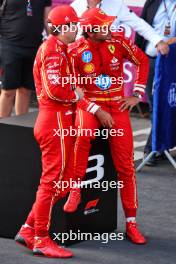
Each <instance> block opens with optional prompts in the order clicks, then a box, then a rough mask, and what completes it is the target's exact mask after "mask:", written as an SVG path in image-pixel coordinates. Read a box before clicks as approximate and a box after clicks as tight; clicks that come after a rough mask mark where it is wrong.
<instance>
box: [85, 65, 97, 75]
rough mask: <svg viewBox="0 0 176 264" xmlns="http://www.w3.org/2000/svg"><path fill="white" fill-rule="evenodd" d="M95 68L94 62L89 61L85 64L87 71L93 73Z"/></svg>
mask: <svg viewBox="0 0 176 264" xmlns="http://www.w3.org/2000/svg"><path fill="white" fill-rule="evenodd" d="M94 69H95V66H94V65H93V63H87V64H86V65H85V66H84V71H85V72H86V73H92V72H93V71H94Z"/></svg>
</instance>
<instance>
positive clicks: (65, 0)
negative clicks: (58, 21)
mask: <svg viewBox="0 0 176 264" xmlns="http://www.w3.org/2000/svg"><path fill="white" fill-rule="evenodd" d="M72 2H73V0H52V7H55V6H57V5H63V4H64V5H69V4H71V3H72Z"/></svg>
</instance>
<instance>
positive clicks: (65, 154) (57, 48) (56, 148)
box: [26, 35, 78, 236]
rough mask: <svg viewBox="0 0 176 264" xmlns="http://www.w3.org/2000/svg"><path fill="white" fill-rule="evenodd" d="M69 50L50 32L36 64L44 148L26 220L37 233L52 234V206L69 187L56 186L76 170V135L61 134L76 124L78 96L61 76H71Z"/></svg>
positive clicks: (39, 134) (37, 128)
mask: <svg viewBox="0 0 176 264" xmlns="http://www.w3.org/2000/svg"><path fill="white" fill-rule="evenodd" d="M66 51H67V46H66V45H65V44H63V43H62V42H61V41H59V40H58V38H57V37H55V36H52V35H50V36H49V38H48V40H46V41H45V42H44V43H43V44H42V45H41V47H40V48H39V50H38V53H37V56H36V60H35V64H34V79H35V85H36V92H37V98H38V103H39V114H38V117H37V121H36V123H35V127H34V135H35V138H36V140H37V142H38V144H39V146H40V149H41V152H42V176H41V180H40V185H39V188H38V191H37V195H36V201H35V203H34V205H33V208H32V211H31V212H30V214H29V216H28V219H27V221H26V223H27V224H28V225H30V226H34V228H35V235H36V236H47V235H48V230H49V226H50V216H51V210H52V206H53V204H54V203H55V202H56V201H57V200H58V199H60V197H63V196H64V195H65V194H66V192H67V191H68V190H61V189H59V188H56V182H57V183H58V182H59V181H63V180H69V178H70V177H71V176H72V175H70V174H69V173H72V171H73V167H71V166H72V162H71V161H70V160H69V157H72V156H73V155H72V154H71V153H72V151H73V149H74V138H73V137H71V136H70V135H68V136H63V137H62V136H60V135H61V131H62V129H69V128H70V126H73V110H74V109H73V108H74V104H73V103H75V102H76V101H77V99H78V98H77V97H78V96H77V94H76V93H75V92H74V91H73V90H72V89H71V85H70V83H67V84H65V85H62V78H61V77H69V76H70V69H69V63H68V59H67V55H66ZM69 166H70V167H69ZM57 187H58V185H57Z"/></svg>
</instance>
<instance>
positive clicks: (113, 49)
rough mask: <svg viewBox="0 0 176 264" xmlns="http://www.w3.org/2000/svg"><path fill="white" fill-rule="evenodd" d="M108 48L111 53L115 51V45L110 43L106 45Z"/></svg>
mask: <svg viewBox="0 0 176 264" xmlns="http://www.w3.org/2000/svg"><path fill="white" fill-rule="evenodd" d="M108 49H109V51H110V52H111V53H112V54H114V53H115V46H114V45H112V44H110V45H108Z"/></svg>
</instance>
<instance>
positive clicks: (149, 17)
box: [136, 0, 176, 166]
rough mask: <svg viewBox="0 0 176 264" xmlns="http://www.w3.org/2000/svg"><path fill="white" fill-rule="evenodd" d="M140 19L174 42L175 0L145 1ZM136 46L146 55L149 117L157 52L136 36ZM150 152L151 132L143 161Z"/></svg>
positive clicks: (159, 157) (156, 158)
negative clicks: (148, 68) (148, 69)
mask: <svg viewBox="0 0 176 264" xmlns="http://www.w3.org/2000/svg"><path fill="white" fill-rule="evenodd" d="M141 17H142V18H143V19H144V20H146V22H148V23H150V25H151V26H152V27H153V28H154V29H155V31H156V32H157V33H158V34H159V35H160V36H162V38H163V40H164V41H166V42H167V43H168V44H172V43H174V42H176V1H175V0H153V1H150V0H147V1H146V3H145V5H144V8H143V12H142V15H141ZM136 44H137V45H138V46H139V47H140V48H141V49H142V50H143V51H144V52H145V53H146V54H147V55H148V57H149V61H150V71H149V77H148V82H147V86H146V94H147V99H148V103H149V106H150V111H151V117H152V112H153V82H154V75H155V61H156V57H157V50H156V47H155V45H154V44H153V42H152V41H151V40H149V41H146V40H144V38H142V37H141V36H139V35H138V34H137V36H136ZM151 151H152V132H151V133H150V135H149V137H148V140H147V144H146V146H145V148H144V159H145V158H146V156H148V155H149V153H150V152H151ZM163 158H165V155H164V153H163V154H159V155H157V156H155V155H153V157H152V158H151V159H150V160H149V161H148V162H147V163H146V165H147V166H155V165H156V164H157V162H158V161H159V160H162V159H163Z"/></svg>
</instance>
